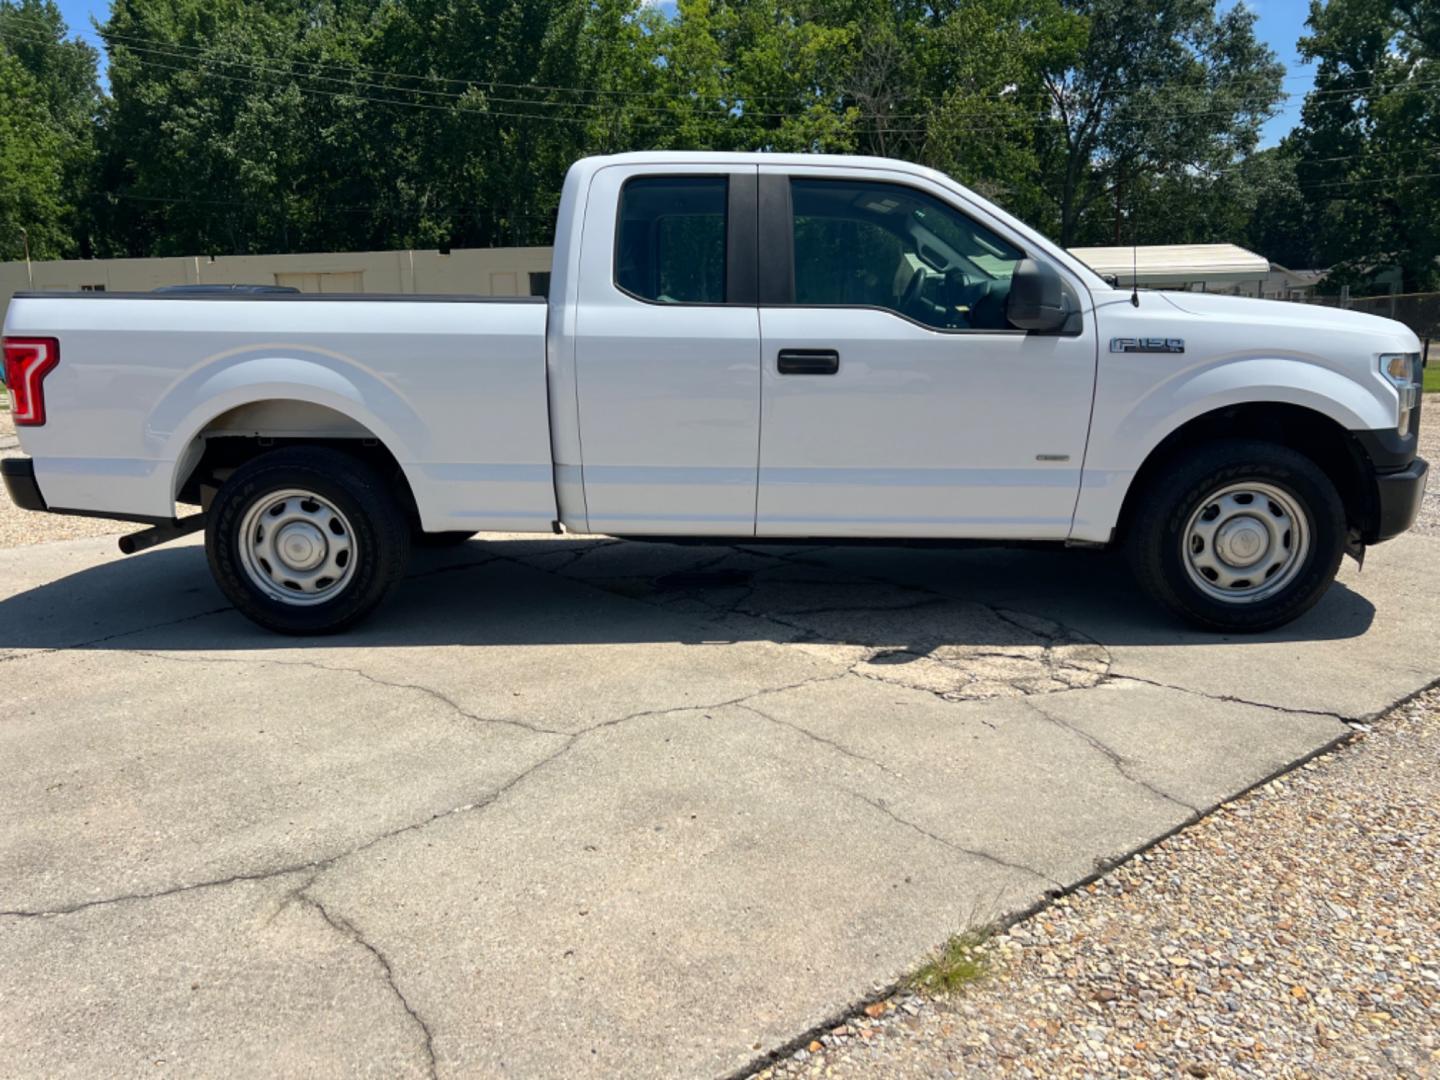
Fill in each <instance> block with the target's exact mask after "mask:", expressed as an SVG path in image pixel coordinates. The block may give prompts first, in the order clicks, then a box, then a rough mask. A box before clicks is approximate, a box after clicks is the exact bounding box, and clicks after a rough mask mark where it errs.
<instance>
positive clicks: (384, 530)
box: [205, 447, 410, 634]
mask: <svg viewBox="0 0 1440 1080" xmlns="http://www.w3.org/2000/svg"><path fill="white" fill-rule="evenodd" d="M205 553H206V556H207V557H208V559H209V562H210V572H211V573H212V574H214V576H215V581H216V583H217V584H218V585H219V586H220V589H221V591H222V592H224V593H225V595H226V596H227V597H228V598H229V599H230V602H231V603H233V604H234V605H235V607H236V609H238V610H239V611H240V613H241V614H243V615H245V616H247V617H248V618H250V619H251V620H253V621H254V622H256V623H259V624H260V625H261V626H263V627H265V628H266V629H269V630H274V631H277V632H279V633H282V634H325V633H331V632H333V631H336V630H342V629H344V628H345V627H347V626H350V625H352V624H353V623H356V622H358V621H359V620H360V619H362V618H363V617H364V616H366V615H367V614H369V613H370V611H371V610H372V609H373V608H374V607H375V606H376V605H377V604H379V603H380V601H381V600H383V599H384V598H385V594H386V593H388V592H389V591H390V588H391V587H392V586H393V585H394V584H395V582H397V581H399V580H400V577H401V575H402V574H403V573H404V571H405V565H406V560H407V559H408V557H409V554H410V528H409V523H408V521H407V520H406V517H405V514H404V512H403V511H402V510H401V508H400V506H399V505H398V503H397V502H396V500H395V498H394V497H393V496H392V495H391V493H390V491H389V490H388V489H387V488H386V487H385V485H384V483H383V482H382V481H381V479H380V477H379V476H378V475H377V474H376V473H375V471H374V470H372V469H371V468H369V467H368V466H367V465H365V464H364V463H363V462H361V461H358V460H357V459H355V458H353V457H351V456H349V455H348V454H344V453H341V452H340V451H338V450H331V449H328V448H324V447H287V448H285V449H281V450H275V451H272V452H271V453H268V454H263V455H261V456H260V457H257V458H254V459H252V460H251V461H248V462H246V463H245V464H244V465H242V466H241V467H240V468H238V469H236V470H235V472H234V473H233V474H232V475H231V476H230V478H229V479H228V480H226V482H225V483H224V484H223V485H222V486H221V488H220V490H219V492H218V493H217V495H216V497H215V501H214V502H213V503H212V504H211V507H210V514H209V520H208V521H207V523H206V527H205Z"/></svg>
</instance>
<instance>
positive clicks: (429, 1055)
mask: <svg viewBox="0 0 1440 1080" xmlns="http://www.w3.org/2000/svg"><path fill="white" fill-rule="evenodd" d="M313 883H314V882H313V881H311V882H308V883H306V885H305V886H304V887H302V888H301V889H300V890H298V891H297V892H296V893H295V898H296V899H298V900H300V901H301V902H302V903H304V904H305V905H306V906H308V907H312V908H314V909H315V910H316V911H317V912H319V913H320V917H321V918H322V919H324V920H325V922H326V923H327V924H329V926H330V927H331V929H333V930H334V931H335V932H336V933H338V934H341V935H342V936H344V937H347V938H349V939H350V940H351V941H353V942H355V944H357V945H359V946H360V947H361V948H362V949H364V950H365V951H367V952H368V953H369V954H370V955H371V956H373V957H374V958H375V961H376V963H378V964H379V965H380V970H381V972H382V973H383V974H384V976H385V983H386V985H387V986H389V988H390V992H391V993H392V994H394V996H395V998H396V999H397V1000H398V1001H399V1002H400V1006H401V1008H403V1009H404V1010H405V1012H406V1013H407V1014H409V1016H410V1019H411V1020H413V1021H415V1025H416V1026H417V1027H418V1028H419V1029H420V1037H421V1048H422V1049H423V1050H424V1051H425V1065H426V1072H427V1073H428V1074H429V1075H430V1076H431V1077H437V1076H439V1075H440V1074H439V1070H438V1068H437V1067H436V1062H435V1036H434V1033H433V1032H432V1031H431V1028H430V1025H429V1024H428V1023H426V1021H425V1018H424V1017H423V1016H421V1015H420V1013H419V1012H417V1011H416V1009H415V1006H414V1005H412V1004H411V1003H410V999H409V998H407V997H406V996H405V991H403V990H401V989H400V984H399V983H398V982H396V980H395V969H394V967H393V966H392V965H391V963H390V959H389V957H387V956H386V955H385V954H384V953H383V952H381V951H380V949H379V948H378V947H377V946H376V945H375V944H374V943H373V942H371V941H370V940H369V939H367V938H366V937H365V935H364V934H362V933H361V932H360V930H359V928H358V927H357V926H356V925H355V924H354V923H352V922H351V921H350V920H349V919H346V918H345V917H344V916H342V915H339V914H336V913H335V912H333V911H331V910H329V909H328V908H327V907H326V906H325V905H324V904H323V903H322V902H321V901H320V900H319V899H317V898H316V897H314V896H312V895H311V894H310V893H309V892H308V891H307V890H308V889H309V888H310V885H312V884H313Z"/></svg>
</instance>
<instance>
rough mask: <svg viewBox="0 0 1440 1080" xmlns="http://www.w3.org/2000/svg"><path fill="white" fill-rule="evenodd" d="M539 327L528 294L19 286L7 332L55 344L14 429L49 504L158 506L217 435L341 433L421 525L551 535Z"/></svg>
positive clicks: (151, 512)
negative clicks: (399, 489)
mask: <svg viewBox="0 0 1440 1080" xmlns="http://www.w3.org/2000/svg"><path fill="white" fill-rule="evenodd" d="M485 301H488V302H485ZM545 323H546V306H545V304H544V302H543V301H542V300H539V299H535V300H531V299H529V298H517V299H508V298H507V299H506V300H503V301H490V300H488V298H467V297H453V296H447V297H416V296H396V297H378V296H375V295H363V296H354V297H340V296H323V295H322V296H315V295H294V296H264V297H233V298H232V297H223V298H222V297H215V296H200V297H185V296H164V295H161V296H155V295H146V294H142V295H124V294H104V293H100V294H76V295H64V296H56V295H47V294H24V293H21V294H17V295H16V297H15V299H14V300H13V301H12V303H11V305H10V309H9V313H8V317H7V319H6V326H5V332H6V333H7V334H10V335H25V336H47V337H55V338H57V339H58V340H59V342H60V363H59V365H58V367H56V369H55V370H54V371H52V372H51V373H50V374H49V375H48V376H47V378H46V380H45V384H44V388H45V400H46V407H47V413H48V420H47V422H46V423H45V425H44V426H42V427H34V428H25V429H22V431H21V443H22V447H23V449H24V450H25V452H26V453H27V454H29V455H31V456H32V457H33V459H34V468H35V477H36V480H37V482H38V484H39V488H40V491H41V493H42V494H43V496H44V499H45V501H46V503H47V504H48V505H49V506H50V507H51V508H54V509H67V510H81V511H87V512H92V513H102V514H103V513H107V512H108V513H113V514H116V515H118V516H128V517H137V518H138V517H154V518H164V519H168V518H169V517H171V516H172V515H173V513H174V503H175V499H176V496H177V494H178V493H179V492H180V490H181V487H182V485H184V484H185V482H186V480H187V478H188V477H189V475H190V473H191V472H193V471H194V469H195V467H196V465H197V464H198V463H199V462H200V461H201V458H202V455H203V453H204V451H205V449H206V446H207V444H208V443H210V442H213V441H214V440H217V439H221V438H226V437H231V438H251V439H255V438H259V439H286V438H341V439H360V440H373V441H374V442H375V443H378V444H379V446H380V447H383V449H384V450H385V451H388V454H389V455H390V456H391V457H393V458H394V460H395V462H396V463H398V465H399V467H400V469H401V470H402V472H403V474H404V477H405V479H406V480H407V481H408V483H409V486H410V490H411V492H412V494H413V496H414V500H415V504H416V507H417V509H418V511H419V517H420V523H421V525H422V527H423V528H424V529H426V530H427V531H443V530H469V531H480V530H515V531H548V530H549V529H550V527H551V522H553V521H554V520H555V518H556V508H555V494H554V479H553V473H552V468H551V458H550V438H549V420H548V415H547V405H546V385H545Z"/></svg>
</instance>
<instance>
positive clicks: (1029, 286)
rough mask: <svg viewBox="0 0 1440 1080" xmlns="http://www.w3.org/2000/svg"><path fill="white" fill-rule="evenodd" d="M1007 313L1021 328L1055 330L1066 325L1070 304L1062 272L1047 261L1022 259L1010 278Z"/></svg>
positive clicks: (1041, 330) (1012, 321) (1014, 324)
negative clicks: (1066, 296)
mask: <svg viewBox="0 0 1440 1080" xmlns="http://www.w3.org/2000/svg"><path fill="white" fill-rule="evenodd" d="M1005 317H1006V318H1007V319H1009V320H1010V325H1011V326H1014V327H1016V328H1018V329H1020V330H1030V331H1040V332H1053V331H1056V330H1059V329H1061V328H1062V327H1064V325H1065V322H1066V320H1067V319H1069V317H1070V308H1069V305H1068V304H1066V303H1065V285H1064V283H1063V282H1062V281H1061V280H1060V275H1059V274H1057V273H1056V272H1055V271H1054V270H1053V269H1052V268H1051V267H1049V266H1047V265H1046V264H1045V263H1038V262H1036V261H1035V260H1034V259H1022V260H1021V261H1020V262H1019V263H1018V264H1017V265H1016V267H1015V273H1014V274H1013V275H1012V276H1011V278H1010V297H1009V299H1008V300H1007V301H1006V304H1005Z"/></svg>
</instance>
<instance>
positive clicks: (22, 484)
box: [0, 457, 50, 510]
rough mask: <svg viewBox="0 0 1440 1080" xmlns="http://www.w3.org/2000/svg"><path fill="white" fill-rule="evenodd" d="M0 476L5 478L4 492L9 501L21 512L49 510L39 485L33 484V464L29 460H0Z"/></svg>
mask: <svg viewBox="0 0 1440 1080" xmlns="http://www.w3.org/2000/svg"><path fill="white" fill-rule="evenodd" d="M0 476H3V477H4V478H5V490H6V492H8V493H9V495H10V501H11V502H13V503H14V504H15V505H16V506H18V507H20V509H21V510H49V509H50V507H48V506H47V505H45V496H44V495H41V494H40V485H39V484H37V483H36V482H35V463H34V462H33V461H31V460H30V459H29V458H20V457H16V458H3V459H0Z"/></svg>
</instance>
